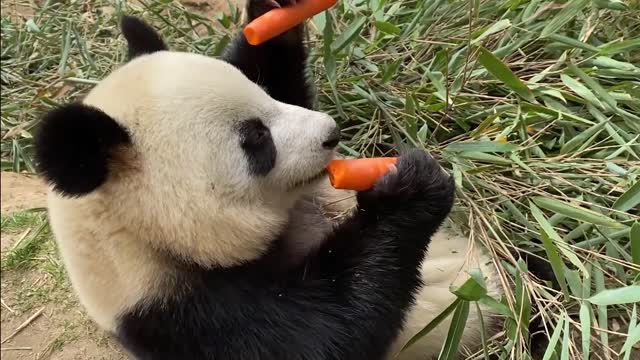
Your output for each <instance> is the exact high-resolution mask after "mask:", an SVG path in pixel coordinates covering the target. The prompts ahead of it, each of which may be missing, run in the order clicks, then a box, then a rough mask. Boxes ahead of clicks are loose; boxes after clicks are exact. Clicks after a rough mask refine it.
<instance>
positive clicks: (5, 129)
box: [0, 0, 640, 359]
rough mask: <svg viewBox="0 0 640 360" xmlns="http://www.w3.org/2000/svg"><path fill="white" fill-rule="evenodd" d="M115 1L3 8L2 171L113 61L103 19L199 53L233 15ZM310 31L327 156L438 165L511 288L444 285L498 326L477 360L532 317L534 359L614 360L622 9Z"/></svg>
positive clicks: (606, 1)
mask: <svg viewBox="0 0 640 360" xmlns="http://www.w3.org/2000/svg"><path fill="white" fill-rule="evenodd" d="M25 4H26V2H25ZM114 4H116V5H114V6H111V7H110V3H109V2H107V1H100V0H98V1H78V2H75V3H74V5H73V6H71V5H65V4H64V3H63V2H50V1H45V3H44V5H43V6H42V7H38V8H36V9H33V10H34V15H33V16H31V17H27V18H26V19H23V20H16V19H10V18H9V17H8V15H7V12H6V11H3V15H2V16H3V17H2V73H1V75H2V76H1V80H2V104H3V106H2V119H1V120H2V139H3V140H2V147H1V149H0V153H1V157H2V169H3V170H7V169H8V170H13V171H22V170H27V171H32V170H33V165H32V162H31V160H30V153H31V148H30V147H31V132H32V130H33V126H34V125H35V124H36V122H37V119H38V115H39V114H40V113H42V111H44V110H46V109H49V108H51V107H52V106H55V105H57V104H59V103H64V102H66V101H68V100H70V99H73V98H76V97H77V96H80V95H81V94H82V93H84V92H85V91H86V90H88V89H89V88H90V86H91V85H92V84H94V83H95V82H96V81H97V80H99V79H100V78H102V77H103V76H104V75H105V74H106V73H108V72H109V71H111V70H112V69H113V68H114V67H115V66H117V65H118V64H120V63H121V62H122V60H123V59H124V48H123V42H122V39H121V37H120V36H119V35H118V30H117V28H116V25H117V19H118V16H119V14H121V13H123V12H126V13H129V14H131V13H133V14H138V15H142V16H144V17H145V18H146V19H149V20H150V21H152V22H153V23H154V24H155V25H156V26H158V27H159V28H160V29H161V32H162V34H163V36H165V37H166V38H167V39H168V41H169V43H170V44H171V46H172V47H173V48H174V49H179V50H187V51H192V52H199V53H204V54H208V55H211V56H216V55H218V54H219V53H220V51H221V49H222V48H223V47H224V45H225V44H226V43H228V41H229V36H230V34H233V30H234V29H235V25H234V24H235V23H237V22H238V19H239V15H238V13H234V14H233V15H232V16H231V17H221V18H220V23H221V24H223V25H225V26H226V27H227V29H224V28H223V30H218V28H220V27H218V28H216V27H213V26H212V20H211V19H205V18H202V17H201V16H198V15H196V14H193V13H191V12H190V11H188V10H187V9H185V8H184V7H182V6H181V5H180V4H179V3H177V2H175V1H173V2H172V1H161V2H160V1H158V2H148V4H152V5H147V4H144V3H143V5H139V6H136V7H135V8H132V5H131V4H129V5H124V4H123V3H114ZM3 6H4V5H3ZM24 20H29V21H28V22H25V21H24ZM215 21H216V20H213V22H215ZM196 30H198V31H197V32H196ZM311 30H312V31H311V36H310V40H309V41H310V44H311V46H312V47H313V49H314V50H313V52H312V59H311V61H312V64H313V67H314V69H315V79H316V84H317V87H318V92H319V99H318V107H319V108H320V109H322V110H323V111H326V112H328V113H329V114H331V115H333V116H334V117H335V118H336V119H337V120H338V121H339V122H340V124H341V126H342V128H343V134H344V137H345V141H344V142H343V144H342V150H343V151H344V152H345V153H348V154H351V155H356V156H376V155H385V154H389V153H392V151H394V150H396V149H402V148H406V147H422V148H426V149H428V150H429V151H430V152H432V153H433V154H435V155H437V156H439V157H440V158H441V159H442V160H443V163H445V164H447V165H446V166H447V167H448V168H449V169H450V170H451V172H452V173H453V175H454V177H455V179H456V182H457V184H458V186H459V191H458V202H457V205H456V208H455V210H454V212H453V214H452V220H453V222H454V223H455V225H456V226H458V227H460V228H461V229H462V230H464V231H467V232H468V231H469V230H470V229H473V230H474V231H473V232H471V234H472V237H473V239H474V240H476V241H479V242H481V243H482V244H484V245H485V246H486V247H487V248H488V250H489V251H490V252H491V253H492V254H493V255H495V259H496V262H497V264H498V265H499V267H500V272H501V276H502V277H503V279H504V280H505V281H506V282H509V283H513V284H514V285H515V286H514V287H513V290H512V291H509V292H508V293H507V294H506V297H505V299H503V300H502V304H504V305H506V307H505V306H500V304H499V303H498V302H496V301H492V300H491V299H487V298H486V296H485V297H482V296H475V295H482V293H483V290H482V286H483V285H482V284H481V281H478V280H473V281H475V282H476V283H475V284H474V283H469V284H468V287H467V288H466V289H467V291H466V292H465V291H463V289H458V291H457V292H456V294H458V295H459V296H461V295H460V294H463V293H464V294H466V295H464V297H463V298H461V300H460V301H459V302H458V303H457V306H456V308H455V309H452V310H451V313H450V314H449V316H455V318H456V319H458V320H459V321H461V322H464V319H465V313H466V312H468V309H469V307H468V305H471V306H472V307H473V308H475V304H473V303H474V302H475V301H481V302H483V303H487V304H492V306H494V307H496V308H500V309H502V312H503V313H506V315H508V317H509V319H510V320H509V321H508V322H507V326H506V327H505V332H504V334H503V335H502V336H499V337H498V338H496V339H489V338H487V343H486V344H485V347H484V351H480V352H479V353H478V354H475V355H476V358H483V357H484V353H485V352H486V353H495V354H498V355H499V357H500V358H504V359H507V358H515V359H523V358H525V356H526V355H524V354H525V353H526V340H525V339H526V338H527V334H526V329H525V326H523V325H526V323H527V322H528V320H529V318H530V316H541V317H542V318H543V320H544V323H545V325H546V328H547V333H548V334H547V335H548V337H549V338H550V339H551V343H552V345H555V346H551V347H550V348H549V349H548V351H547V353H546V355H547V356H548V357H546V358H549V359H556V358H557V359H586V358H587V357H588V356H589V353H590V358H591V359H598V358H601V359H605V358H620V359H629V358H630V357H631V351H632V350H631V349H632V348H631V345H633V344H634V342H635V341H637V340H638V339H640V325H639V324H638V321H637V314H638V311H639V310H638V309H637V307H636V306H634V301H637V300H640V299H639V297H640V291H639V290H638V288H637V286H638V281H639V277H638V274H639V272H640V265H639V263H640V225H639V220H640V209H639V205H640V204H639V203H640V182H638V178H639V177H640V68H639V67H640V40H639V39H640V5H639V2H638V1H637V0H632V1H627V2H623V1H615V0H611V1H610V0H599V1H586V0H569V1H565V2H560V1H559V2H557V3H554V2H552V1H539V0H538V1H537V0H532V1H525V0H521V1H519V0H509V1H488V0H487V1H478V0H474V1H453V0H452V1H443V0H434V1H416V0H395V1H382V0H362V1H351V0H350V1H347V0H344V1H339V3H338V5H337V6H336V7H335V8H334V9H332V10H331V11H330V12H328V13H324V14H321V15H318V16H316V17H315V18H314V23H313V26H311ZM536 239H537V240H539V241H537V240H536ZM514 248H518V249H521V250H524V251H528V252H530V253H532V254H534V255H537V256H540V257H542V258H544V259H547V260H549V261H550V262H551V264H552V265H553V268H554V274H555V276H556V278H557V280H558V282H559V284H560V285H561V286H560V288H559V289H553V288H550V287H549V286H548V285H546V284H543V283H541V282H539V281H537V280H536V279H534V278H533V277H532V276H531V275H530V274H529V273H527V271H526V266H525V265H524V264H523V263H522V262H519V261H518V259H516V258H514V257H513V255H511V250H512V249H514ZM634 286H635V287H634ZM468 289H475V290H473V291H471V292H469V291H468ZM611 291H618V293H616V292H613V293H611ZM474 294H475V295H474ZM594 295H595V296H594ZM625 299H626V300H625ZM495 300H498V301H500V299H495ZM469 302H471V304H469ZM532 304H533V305H536V306H537V307H539V308H541V309H542V312H541V314H540V315H536V314H535V313H533V314H532V313H531V306H532ZM505 308H506V309H507V310H505ZM616 324H617V325H616ZM425 325H427V324H425ZM451 335H452V337H451V338H450V342H449V343H448V344H446V346H447V348H451V346H453V345H455V339H456V334H455V331H452V332H451ZM586 347H588V349H587V348H586ZM583 349H584V351H583ZM634 351H636V352H639V351H640V350H638V349H637V348H636V349H635V350H634ZM446 354H450V353H449V352H445V353H443V358H445V357H446Z"/></svg>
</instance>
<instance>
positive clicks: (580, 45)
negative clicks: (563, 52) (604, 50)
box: [548, 34, 600, 53]
mask: <svg viewBox="0 0 640 360" xmlns="http://www.w3.org/2000/svg"><path fill="white" fill-rule="evenodd" d="M548 38H549V39H550V40H553V41H557V42H559V43H561V44H565V45H569V46H571V47H574V48H576V49H582V50H587V51H591V52H594V53H598V52H600V49H598V48H597V47H595V46H593V45H591V44H587V43H584V42H582V41H580V40H576V39H573V38H570V37H567V36H564V35H560V34H550V35H549V37H548Z"/></svg>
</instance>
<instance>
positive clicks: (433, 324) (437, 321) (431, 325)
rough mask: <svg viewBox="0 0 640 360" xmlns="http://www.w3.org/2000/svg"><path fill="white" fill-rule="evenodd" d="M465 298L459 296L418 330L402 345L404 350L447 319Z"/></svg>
mask: <svg viewBox="0 0 640 360" xmlns="http://www.w3.org/2000/svg"><path fill="white" fill-rule="evenodd" d="M462 301H464V300H461V299H459V298H457V299H456V300H455V301H454V302H453V303H451V305H449V306H448V307H447V308H446V309H444V310H443V311H442V312H441V313H440V314H439V315H438V316H436V317H435V318H434V319H433V320H431V322H430V323H429V324H427V325H426V326H425V327H424V328H422V330H420V331H418V333H417V334H415V335H414V336H413V337H411V339H409V341H407V343H406V344H405V345H404V346H403V347H402V350H401V352H402V351H404V350H405V349H407V348H408V347H409V346H411V345H413V344H414V343H415V342H416V341H418V340H420V339H421V338H422V337H423V336H425V335H427V334H429V333H430V332H431V331H432V330H433V329H435V328H436V327H437V326H438V325H440V323H441V322H442V321H444V319H446V318H447V317H448V316H449V314H451V313H452V312H453V311H454V310H455V309H457V307H458V305H459V304H460V303H461V302H462Z"/></svg>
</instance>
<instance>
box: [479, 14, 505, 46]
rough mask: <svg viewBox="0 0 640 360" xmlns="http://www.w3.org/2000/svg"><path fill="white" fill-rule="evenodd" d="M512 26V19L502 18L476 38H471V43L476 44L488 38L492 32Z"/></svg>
mask: <svg viewBox="0 0 640 360" xmlns="http://www.w3.org/2000/svg"><path fill="white" fill-rule="evenodd" d="M509 27H511V21H509V19H502V20H500V21H498V22H495V23H493V25H491V26H489V28H488V29H487V30H485V31H484V32H483V33H482V34H480V35H478V36H477V37H476V38H475V39H473V40H471V45H474V44H476V43H478V42H480V41H481V40H482V39H484V38H486V37H487V36H489V35H491V34H495V33H497V32H500V31H502V30H504V29H508V28H509Z"/></svg>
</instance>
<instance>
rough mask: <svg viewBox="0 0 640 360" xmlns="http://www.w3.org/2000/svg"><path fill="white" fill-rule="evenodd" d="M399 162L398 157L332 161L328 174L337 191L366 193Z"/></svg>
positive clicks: (328, 167)
mask: <svg viewBox="0 0 640 360" xmlns="http://www.w3.org/2000/svg"><path fill="white" fill-rule="evenodd" d="M397 160H398V158H396V157H378V158H367V159H343V160H342V159H341V160H332V161H331V162H329V166H327V173H328V174H329V181H330V182H331V185H332V186H333V187H334V188H336V189H343V190H355V191H365V190H369V189H371V188H372V187H373V185H374V184H375V183H376V181H377V180H378V179H379V178H380V177H381V176H383V175H384V174H386V173H387V171H389V168H390V167H391V165H395V164H396V161H397Z"/></svg>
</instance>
